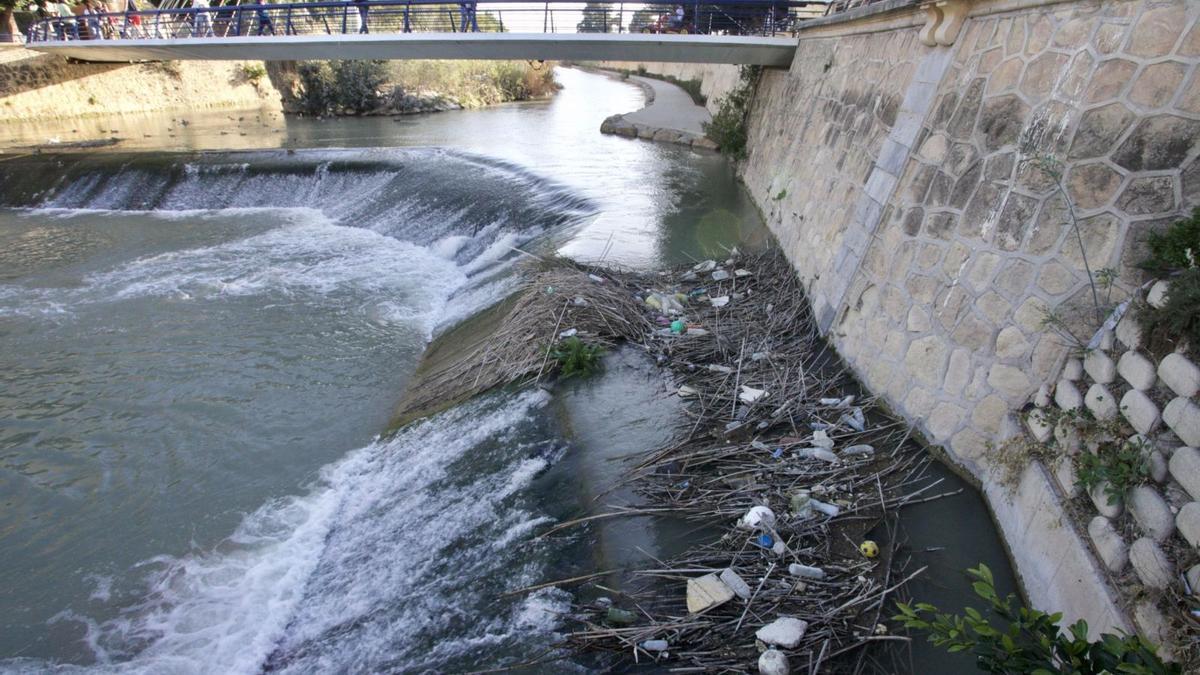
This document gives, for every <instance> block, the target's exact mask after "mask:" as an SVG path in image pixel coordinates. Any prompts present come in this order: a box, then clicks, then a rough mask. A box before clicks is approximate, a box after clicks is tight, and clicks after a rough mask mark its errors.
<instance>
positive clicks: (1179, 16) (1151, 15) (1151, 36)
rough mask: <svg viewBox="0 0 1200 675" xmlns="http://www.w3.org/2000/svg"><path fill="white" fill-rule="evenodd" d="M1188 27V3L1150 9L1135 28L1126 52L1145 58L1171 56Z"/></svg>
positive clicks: (1144, 13)
mask: <svg viewBox="0 0 1200 675" xmlns="http://www.w3.org/2000/svg"><path fill="white" fill-rule="evenodd" d="M1187 25H1188V20H1187V3H1182V2H1181V3H1175V4H1171V5H1167V6H1165V7H1150V8H1148V9H1146V11H1145V12H1143V13H1142V16H1141V18H1139V19H1138V22H1137V24H1136V25H1135V26H1134V27H1133V34H1132V35H1130V37H1129V46H1128V47H1126V50H1127V51H1128V52H1129V53H1130V54H1133V55H1134V56H1141V57H1144V58H1155V57H1159V56H1165V55H1167V54H1170V53H1171V49H1172V48H1173V47H1174V46H1175V42H1176V40H1178V39H1179V34H1180V33H1182V32H1183V29H1184V28H1186V27H1187Z"/></svg>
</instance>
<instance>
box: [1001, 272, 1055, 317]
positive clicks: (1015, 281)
mask: <svg viewBox="0 0 1200 675" xmlns="http://www.w3.org/2000/svg"><path fill="white" fill-rule="evenodd" d="M1033 272H1034V267H1033V265H1031V264H1030V263H1027V262H1025V261H1024V260H1019V259H1018V260H1011V261H1009V263H1008V266H1007V267H1005V268H1004V270H1003V271H1001V272H1000V275H999V276H997V277H996V283H995V288H996V290H998V291H1000V293H1002V294H1003V295H1005V296H1008V297H1009V298H1011V299H1013V300H1014V301H1019V300H1021V298H1023V297H1025V289H1026V288H1028V287H1029V282H1030V281H1032V280H1033ZM1031 303H1032V304H1031ZM1033 305H1037V307H1034V306H1033ZM1045 309H1048V307H1047V306H1046V304H1045V303H1044V302H1042V301H1041V300H1039V299H1038V298H1028V299H1026V300H1025V301H1024V302H1023V303H1022V304H1021V307H1020V308H1019V309H1018V310H1017V312H1018V314H1019V313H1021V312H1027V311H1029V310H1034V312H1035V313H1036V314H1037V317H1036V323H1037V324H1039V325H1040V323H1041V320H1042V318H1044V317H1045V312H1044V311H1043V310H1045ZM1030 318H1032V317H1030ZM1018 321H1019V320H1018ZM1021 327H1022V328H1026V329H1029V327H1028V326H1026V325H1025V324H1023V323H1022V324H1021ZM1031 330H1036V328H1033V329H1031Z"/></svg>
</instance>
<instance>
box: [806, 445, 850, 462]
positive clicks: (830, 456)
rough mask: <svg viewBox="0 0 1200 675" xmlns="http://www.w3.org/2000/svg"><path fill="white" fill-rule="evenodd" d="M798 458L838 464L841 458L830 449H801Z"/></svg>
mask: <svg viewBox="0 0 1200 675" xmlns="http://www.w3.org/2000/svg"><path fill="white" fill-rule="evenodd" d="M796 456H797V457H801V458H804V459H820V460H824V461H826V462H836V461H838V460H839V459H840V458H839V457H838V456H837V455H835V454H834V453H833V451H832V450H829V449H828V448H800V449H799V450H797V451H796Z"/></svg>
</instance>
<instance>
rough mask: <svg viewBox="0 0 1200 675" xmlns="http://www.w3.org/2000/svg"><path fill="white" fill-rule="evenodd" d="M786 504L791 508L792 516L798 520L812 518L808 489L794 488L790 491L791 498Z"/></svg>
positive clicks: (810, 496)
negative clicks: (794, 489)
mask: <svg viewBox="0 0 1200 675" xmlns="http://www.w3.org/2000/svg"><path fill="white" fill-rule="evenodd" d="M788 506H789V507H790V508H791V510H792V517H793V518H799V519H800V520H807V519H809V518H812V514H813V508H812V493H810V492H809V491H808V490H796V491H795V492H793V493H792V498H791V499H790V500H789V501H788Z"/></svg>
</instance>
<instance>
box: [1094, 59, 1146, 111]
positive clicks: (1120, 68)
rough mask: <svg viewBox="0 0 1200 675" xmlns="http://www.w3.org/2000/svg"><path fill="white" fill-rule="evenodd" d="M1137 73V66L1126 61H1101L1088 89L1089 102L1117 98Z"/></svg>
mask: <svg viewBox="0 0 1200 675" xmlns="http://www.w3.org/2000/svg"><path fill="white" fill-rule="evenodd" d="M1135 72H1137V64H1136V63H1134V62H1133V61H1126V60H1125V59H1107V60H1105V61H1101V62H1100V65H1099V66H1097V68H1096V72H1095V74H1094V75H1092V82H1091V84H1089V85H1088V88H1087V102H1088V103H1100V102H1101V101H1109V100H1112V99H1114V98H1116V97H1117V95H1118V94H1120V93H1121V90H1122V89H1124V88H1125V87H1126V86H1127V85H1128V84H1129V79H1130V78H1131V77H1133V74H1134V73H1135Z"/></svg>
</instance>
